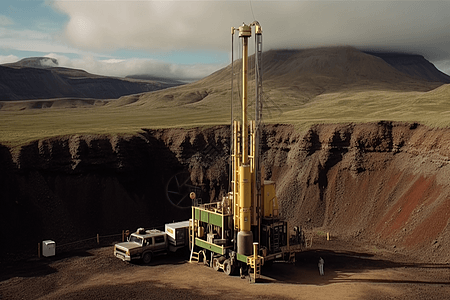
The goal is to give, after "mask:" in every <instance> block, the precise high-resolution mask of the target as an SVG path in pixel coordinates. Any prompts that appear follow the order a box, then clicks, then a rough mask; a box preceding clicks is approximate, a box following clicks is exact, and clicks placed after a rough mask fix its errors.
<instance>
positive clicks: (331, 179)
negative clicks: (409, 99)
mask: <svg viewBox="0 0 450 300" xmlns="http://www.w3.org/2000/svg"><path fill="white" fill-rule="evenodd" d="M449 136H450V135H449V132H448V129H430V128H427V127H425V126H420V125H417V124H404V123H391V122H380V123H372V124H346V125H318V126H314V127H312V128H311V129H310V130H309V131H308V132H306V133H300V132H297V131H296V130H295V128H294V127H292V126H287V125H285V126H267V127H266V128H265V131H264V137H263V145H264V149H263V152H264V157H263V164H264V168H265V170H266V172H265V174H266V175H265V176H266V179H271V180H275V181H276V182H277V195H278V198H279V201H280V203H281V209H282V214H283V215H284V216H286V217H287V218H288V220H289V221H290V223H291V224H296V225H301V226H303V227H304V228H307V229H319V230H323V231H329V232H331V234H332V236H335V237H336V236H337V237H339V238H341V239H348V240H355V239H357V240H358V241H364V242H367V244H368V245H376V246H377V247H389V248H390V249H391V250H395V251H399V252H401V253H405V254H408V255H412V256H413V257H417V258H418V259H420V260H425V261H436V262H443V263H448V262H450V250H449V242H448V240H449V235H450V230H449V229H450V228H449V220H450V210H449V206H450V202H449V199H450V188H449V185H448V178H449V174H450V165H449V161H450V152H449V145H450V138H449ZM228 138H229V128H228V127H215V128H210V129H199V128H194V129H189V130H185V129H167V130H163V129H161V130H152V131H146V132H144V133H142V134H140V135H136V136H123V137H119V136H109V137H108V136H72V137H62V138H58V139H49V140H41V141H36V142H34V143H31V144H29V145H27V146H23V147H22V148H20V149H12V150H11V149H8V148H6V147H1V148H0V162H1V164H2V166H5V167H4V168H1V169H0V179H1V180H2V184H3V187H2V189H0V199H1V201H2V203H1V204H2V210H1V212H0V214H1V215H0V220H1V228H2V231H3V232H2V236H3V238H4V239H5V240H8V241H10V243H8V247H7V248H5V247H2V249H1V251H3V252H8V253H13V252H15V251H19V250H20V251H23V250H24V249H25V250H28V251H30V252H31V253H33V252H35V249H36V244H37V243H38V242H39V241H42V240H45V239H53V240H55V241H57V243H59V244H63V243H67V242H71V241H76V240H80V239H82V238H89V237H93V236H95V234H96V233H100V234H111V233H120V232H121V230H123V229H132V230H134V229H135V228H136V227H141V226H145V227H153V226H160V225H163V224H164V223H165V222H169V221H173V220H182V219H187V218H188V217H189V213H190V210H189V209H182V208H180V207H176V206H174V205H172V204H171V202H170V201H169V200H170V199H169V198H170V195H169V194H170V192H168V191H170V190H171V189H173V187H171V186H170V182H171V180H172V179H173V178H174V176H178V175H179V174H187V175H188V176H189V177H190V181H189V184H186V186H192V187H193V188H195V189H196V190H195V191H196V192H198V193H199V195H201V198H202V199H203V201H206V202H207V201H210V200H212V199H217V198H218V197H219V199H220V195H221V194H223V193H225V192H227V186H228V180H229V179H228V178H229V177H228V170H229V169H228V154H229V139H228ZM180 182H181V181H180ZM183 182H184V180H183ZM189 191H190V190H189V189H184V190H177V191H174V190H171V192H179V193H186V194H187V193H188V192H189ZM168 195H169V196H168ZM3 208H4V209H3ZM17 232H20V233H21V234H20V235H17ZM2 257H4V256H2ZM5 257H6V256H5Z"/></svg>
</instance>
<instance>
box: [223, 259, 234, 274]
mask: <svg viewBox="0 0 450 300" xmlns="http://www.w3.org/2000/svg"><path fill="white" fill-rule="evenodd" d="M233 271H234V266H232V265H231V261H230V260H229V259H226V260H225V261H224V262H223V272H224V273H225V274H227V275H228V276H230V275H232V274H233Z"/></svg>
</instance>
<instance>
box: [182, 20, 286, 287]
mask: <svg viewBox="0 0 450 300" xmlns="http://www.w3.org/2000/svg"><path fill="white" fill-rule="evenodd" d="M252 27H254V32H255V95H256V99H255V118H254V120H250V118H249V116H248V109H247V107H248V64H249V61H248V51H249V50H248V44H249V41H248V39H249V38H250V37H251V36H252ZM237 30H238V31H239V38H241V39H242V89H241V95H242V99H241V102H242V104H241V107H242V114H241V118H240V120H239V121H237V120H234V119H233V116H232V119H233V120H232V131H231V132H232V136H233V137H232V141H233V142H232V153H231V168H232V170H231V192H230V193H229V194H228V195H226V196H225V197H223V199H222V201H215V202H211V203H208V204H196V205H195V206H193V207H192V221H191V229H190V243H191V245H192V246H191V261H198V260H199V259H200V258H201V257H202V256H203V261H204V262H206V263H207V264H209V265H210V266H211V267H212V268H214V269H215V270H220V269H221V270H223V271H224V273H226V274H227V275H230V274H232V273H234V271H235V270H236V269H237V268H240V270H241V274H242V273H243V272H246V271H247V270H248V269H250V277H251V280H252V281H253V282H254V281H256V279H258V278H260V276H261V266H262V265H263V264H264V262H267V261H270V260H275V259H283V258H284V257H285V254H289V256H290V255H291V253H290V250H289V248H290V245H289V238H290V237H289V234H288V232H289V230H288V224H287V222H286V221H283V220H280V219H279V216H278V203H277V198H276V193H275V183H274V182H270V181H266V182H264V180H263V178H262V174H261V173H262V172H261V163H260V145H259V140H260V135H261V116H262V114H261V111H262V104H261V98H262V79H261V73H262V69H261V53H262V36H261V34H262V30H261V26H260V25H259V23H258V22H257V21H254V22H253V23H251V24H249V25H247V24H242V26H239V28H238V29H237V28H235V27H231V34H232V36H233V37H234V34H235V31H237ZM232 40H233V39H232ZM232 67H233V64H232ZM232 77H233V76H232ZM232 86H233V84H232ZM231 94H232V95H233V91H232V92H231ZM231 102H233V101H231ZM232 111H233V110H232ZM192 197H194V198H195V195H193V196H192ZM194 248H196V249H199V248H200V249H201V250H200V251H194ZM209 257H210V260H209V263H208V259H209Z"/></svg>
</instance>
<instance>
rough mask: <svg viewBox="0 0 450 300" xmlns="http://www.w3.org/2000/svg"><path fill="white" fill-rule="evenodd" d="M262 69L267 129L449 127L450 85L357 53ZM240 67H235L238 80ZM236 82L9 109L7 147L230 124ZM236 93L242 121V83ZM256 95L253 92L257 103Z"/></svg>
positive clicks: (316, 52)
mask: <svg viewBox="0 0 450 300" xmlns="http://www.w3.org/2000/svg"><path fill="white" fill-rule="evenodd" d="M251 63H252V60H250V64H251ZM263 63H264V77H263V78H264V84H263V85H264V109H265V110H264V121H265V122H267V123H290V124H295V125H296V126H297V127H298V129H299V130H303V129H305V128H307V127H309V126H310V125H312V124H317V123H341V122H358V123H359V122H369V121H377V120H392V121H414V122H420V123H423V124H427V125H430V126H434V127H436V126H437V127H447V126H450V104H449V102H450V101H449V100H450V85H445V84H442V83H432V82H426V81H421V80H418V79H414V78H412V77H409V76H407V75H405V74H403V73H401V72H399V71H397V70H396V69H394V68H393V67H391V66H390V65H388V64H387V63H386V62H384V61H383V60H382V59H380V58H377V57H374V56H371V55H368V54H364V53H362V52H359V51H358V50H356V49H354V48H350V47H340V48H326V49H311V50H304V51H268V52H266V53H264V56H263ZM239 66H240V65H239V64H238V63H236V64H235V73H237V72H238V68H239ZM230 74H231V67H230V66H229V67H227V68H224V69H222V70H220V71H217V72H216V73H214V74H212V75H211V76H208V77H207V78H205V79H202V80H200V81H198V82H195V83H192V84H188V85H184V86H180V87H175V88H170V89H166V90H162V91H157V92H151V93H143V94H138V95H132V96H126V97H122V98H120V99H118V100H113V101H109V102H101V101H97V102H95V101H94V102H92V103H86V102H83V101H81V100H80V101H78V102H79V103H78V104H74V101H73V100H72V101H68V100H54V101H51V103H49V104H48V106H51V108H47V109H30V108H31V107H34V106H36V103H35V102H11V103H10V102H8V103H5V102H3V103H0V143H2V144H6V145H10V146H14V145H19V144H23V143H26V142H29V141H31V140H35V139H39V138H45V137H52V136H59V135H68V134H81V133H89V134H116V133H134V132H138V131H139V130H141V129H142V128H164V127H192V126H209V125H216V124H229V122H230V118H231V113H230V99H231V91H230V90H231V88H230ZM234 93H235V95H234V102H235V103H234V110H233V114H234V116H237V115H238V114H239V111H240V109H239V88H238V85H237V81H236V80H235V86H234ZM252 93H253V85H250V95H249V97H250V102H251V103H252V102H253V95H252ZM58 101H59V102H58ZM2 106H3V107H2ZM73 107H75V108H73Z"/></svg>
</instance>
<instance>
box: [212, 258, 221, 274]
mask: <svg viewBox="0 0 450 300" xmlns="http://www.w3.org/2000/svg"><path fill="white" fill-rule="evenodd" d="M213 269H214V270H216V271H219V270H220V265H219V259H218V258H214V259H213Z"/></svg>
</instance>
